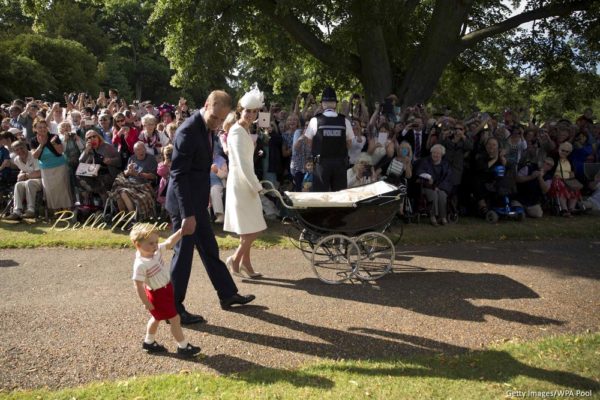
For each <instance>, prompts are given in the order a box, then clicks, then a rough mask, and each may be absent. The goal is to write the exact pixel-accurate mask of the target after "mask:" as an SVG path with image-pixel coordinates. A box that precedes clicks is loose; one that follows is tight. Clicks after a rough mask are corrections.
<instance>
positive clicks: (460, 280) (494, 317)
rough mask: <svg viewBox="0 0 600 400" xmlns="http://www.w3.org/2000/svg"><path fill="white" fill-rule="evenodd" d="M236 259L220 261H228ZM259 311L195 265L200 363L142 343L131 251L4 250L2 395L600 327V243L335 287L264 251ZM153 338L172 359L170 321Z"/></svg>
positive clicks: (479, 254)
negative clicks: (232, 303) (227, 305)
mask: <svg viewBox="0 0 600 400" xmlns="http://www.w3.org/2000/svg"><path fill="white" fill-rule="evenodd" d="M229 254H230V252H223V253H222V257H223V259H224V258H225V257H226V256H227V255H229ZM254 254H255V261H254V264H255V265H256V266H257V269H258V270H260V271H261V272H263V273H264V274H265V276H266V278H265V279H262V280H257V281H250V280H243V281H242V280H240V279H237V278H236V280H237V282H238V283H239V284H238V286H239V288H240V292H241V293H243V294H247V293H253V294H255V295H256V296H257V300H256V301H255V302H254V303H253V305H252V306H248V307H245V308H241V309H239V311H237V312H225V311H222V310H221V309H220V308H219V304H218V300H217V297H216V294H215V292H214V290H213V288H212V286H210V283H209V281H208V278H207V277H206V273H205V272H204V269H203V268H202V265H201V263H200V260H199V258H198V257H196V259H195V260H194V267H193V272H192V279H191V282H190V288H189V290H188V299H187V300H186V304H187V305H188V309H189V310H190V311H192V312H197V313H201V314H202V315H204V316H205V317H206V318H207V319H208V321H209V323H208V324H204V325H198V326H195V327H192V328H188V329H185V333H186V335H187V336H188V338H189V339H190V341H191V342H192V343H194V344H199V345H201V346H202V350H203V354H204V356H202V357H199V358H197V359H194V360H182V359H178V358H176V357H173V356H162V357H160V356H159V357H154V356H149V355H146V354H144V353H143V352H142V351H141V349H140V347H141V341H142V339H143V334H144V329H145V328H144V327H145V322H146V320H147V317H148V315H147V313H146V311H145V310H144V308H143V306H142V305H141V303H140V301H139V299H137V297H136V293H135V291H134V289H133V285H132V283H131V281H130V274H131V262H132V258H133V253H132V251H131V250H85V251H84V250H67V249H38V250H0V294H1V299H2V301H1V302H0V335H1V338H2V340H0V389H3V390H11V389H15V388H36V387H44V386H47V387H50V388H57V387H66V386H74V385H80V384H83V383H87V382H90V381H96V380H113V379H120V378H126V377H131V376H136V375H149V374H159V373H174V372H179V371H181V370H190V371H191V370H200V371H212V372H214V373H230V372H236V371H240V370H243V369H247V368H251V367H254V366H264V367H270V368H291V367H295V366H298V365H299V364H301V363H305V362H307V361H310V360H314V359H318V358H328V359H338V358H345V359H366V358H377V357H390V356H402V355H408V354H415V353H432V352H440V351H443V352H461V351H465V350H466V349H477V348H481V347H483V346H487V345H489V344H491V343H494V342H499V341H504V340H508V339H532V338H537V337H541V336H546V335H550V334H557V333H565V332H585V331H588V330H590V331H594V332H595V331H598V330H600V313H599V312H598V310H600V263H599V262H598V259H599V256H600V242H598V241H590V240H560V241H551V242H502V243H492V244H489V243H488V244H476V243H464V244H452V245H440V246H420V247H417V246H414V247H413V246H411V247H402V248H400V249H399V254H397V261H396V263H395V272H396V273H394V274H392V275H389V276H386V277H384V278H382V279H380V280H379V281H378V282H377V283H376V284H345V285H339V286H331V285H325V284H323V283H321V282H319V281H318V280H317V279H315V278H314V277H313V275H312V271H311V270H310V268H309V265H308V263H307V262H306V261H305V259H304V258H303V257H302V255H301V254H300V253H299V252H298V251H294V250H265V251H255V253H254ZM157 339H158V341H159V342H162V343H165V344H166V345H167V347H168V348H169V349H170V350H171V354H172V351H173V350H174V349H175V346H176V345H175V343H174V342H173V340H172V338H171V337H170V334H169V331H168V329H167V326H166V325H161V327H160V329H159V332H158V336H157Z"/></svg>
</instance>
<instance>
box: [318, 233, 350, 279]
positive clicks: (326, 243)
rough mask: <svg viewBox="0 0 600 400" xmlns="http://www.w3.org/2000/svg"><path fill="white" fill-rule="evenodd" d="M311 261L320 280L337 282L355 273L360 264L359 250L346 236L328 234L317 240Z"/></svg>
mask: <svg viewBox="0 0 600 400" xmlns="http://www.w3.org/2000/svg"><path fill="white" fill-rule="evenodd" d="M311 262H312V269H313V271H314V272H315V275H317V277H318V278H319V279H320V280H321V281H323V282H325V283H330V284H338V283H342V282H344V281H346V280H348V279H350V278H352V277H353V276H354V275H355V274H356V271H357V270H358V268H359V264H360V250H359V248H358V246H357V245H356V242H355V241H354V240H352V239H351V238H349V237H348V236H345V235H338V234H336V235H329V236H325V237H323V238H321V240H319V241H318V242H317V244H316V245H315V247H314V249H313V253H312V260H311Z"/></svg>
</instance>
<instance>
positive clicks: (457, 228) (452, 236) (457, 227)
mask: <svg viewBox="0 0 600 400" xmlns="http://www.w3.org/2000/svg"><path fill="white" fill-rule="evenodd" d="M65 227H66V224H65V223H60V224H58V225H57V227H55V228H53V225H52V223H44V222H37V223H34V222H21V223H15V222H11V221H0V248H35V247H57V246H58V247H69V248H92V247H95V248H97V247H100V248H120V247H127V246H130V242H129V238H128V232H126V231H124V230H122V229H121V227H118V228H117V229H115V230H114V231H111V230H110V229H89V228H83V229H82V228H81V227H79V228H78V229H72V228H73V226H70V227H69V228H68V229H65V230H59V229H57V228H65ZM286 231H291V233H292V234H293V235H294V237H297V236H298V232H297V231H296V230H295V229H294V228H292V227H291V226H285V225H282V224H281V223H280V222H277V221H275V222H269V229H268V230H267V231H266V232H265V233H264V234H263V235H262V236H261V237H260V238H259V239H258V240H257V241H256V244H255V246H256V247H260V248H268V247H273V246H277V247H284V248H291V247H293V245H292V244H291V243H290V241H289V240H288V239H287V235H286ZM394 231H395V232H398V229H397V227H396V228H395V229H393V231H392V233H391V234H390V235H391V236H394ZM215 233H216V235H217V241H218V243H219V247H220V248H221V249H232V248H235V247H236V246H237V243H238V241H237V237H236V236H235V235H231V234H229V233H224V232H223V231H222V230H221V228H220V226H219V227H217V226H215ZM167 234H168V230H167V231H165V233H164V235H165V236H166V235H167ZM555 238H600V218H599V217H598V216H592V215H587V216H578V217H575V218H560V217H544V218H542V219H539V220H534V219H527V220H526V221H524V222H516V221H500V222H499V223H497V224H495V225H491V224H489V223H487V222H485V221H483V220H481V219H477V218H466V217H465V218H461V219H460V221H459V222H458V223H457V224H450V225H447V226H444V227H432V226H430V225H429V224H426V223H421V224H407V225H404V234H403V237H402V241H401V242H400V243H401V244H430V243H449V242H458V241H481V242H493V241H498V240H538V239H555Z"/></svg>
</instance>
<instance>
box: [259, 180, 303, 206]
mask: <svg viewBox="0 0 600 400" xmlns="http://www.w3.org/2000/svg"><path fill="white" fill-rule="evenodd" d="M260 184H261V185H263V187H264V188H265V189H263V190H262V191H261V192H260V193H261V194H273V195H275V197H277V198H278V199H279V201H280V202H281V204H282V205H283V206H284V207H285V208H287V209H289V210H295V209H298V207H294V206H289V205H287V203H286V202H285V201H284V200H283V196H281V193H279V190H277V189H275V185H273V182H271V181H260Z"/></svg>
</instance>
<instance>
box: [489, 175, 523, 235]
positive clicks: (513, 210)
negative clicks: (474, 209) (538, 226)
mask: <svg viewBox="0 0 600 400" xmlns="http://www.w3.org/2000/svg"><path fill="white" fill-rule="evenodd" d="M494 175H495V177H494V182H490V183H488V184H486V185H485V186H486V190H487V191H488V193H489V196H488V198H487V199H486V203H487V204H486V207H485V208H484V209H482V210H480V213H481V214H482V216H483V218H484V219H485V220H486V221H487V222H489V223H491V224H495V223H496V222H498V220H499V219H501V218H502V219H512V220H516V221H524V220H525V218H526V214H525V209H524V208H523V207H522V206H520V205H519V206H517V205H513V204H512V201H511V198H510V196H509V195H510V189H509V187H508V180H507V177H506V169H505V167H504V166H503V165H498V166H496V167H495V168H494Z"/></svg>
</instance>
